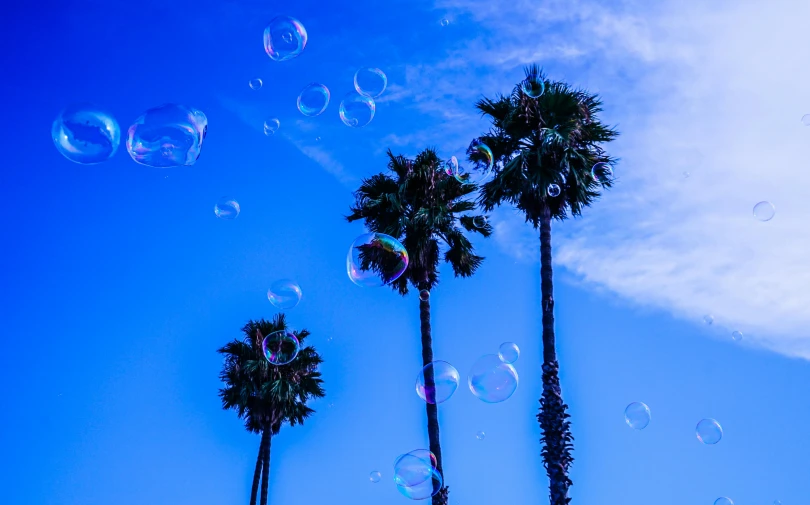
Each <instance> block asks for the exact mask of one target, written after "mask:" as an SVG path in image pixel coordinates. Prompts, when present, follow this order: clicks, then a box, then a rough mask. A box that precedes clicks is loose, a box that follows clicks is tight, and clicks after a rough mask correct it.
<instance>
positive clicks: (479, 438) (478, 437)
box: [475, 431, 487, 440]
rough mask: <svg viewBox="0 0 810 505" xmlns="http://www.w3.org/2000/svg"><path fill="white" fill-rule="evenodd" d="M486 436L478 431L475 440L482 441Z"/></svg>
mask: <svg viewBox="0 0 810 505" xmlns="http://www.w3.org/2000/svg"><path fill="white" fill-rule="evenodd" d="M486 436H487V434H486V433H484V432H483V431H479V432H478V433H476V434H475V438H477V439H478V440H484V438H485V437H486Z"/></svg>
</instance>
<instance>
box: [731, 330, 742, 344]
mask: <svg viewBox="0 0 810 505" xmlns="http://www.w3.org/2000/svg"><path fill="white" fill-rule="evenodd" d="M731 339H732V340H734V341H735V342H739V341H740V340H742V339H743V334H742V332H741V331H739V330H734V331H732V332H731Z"/></svg>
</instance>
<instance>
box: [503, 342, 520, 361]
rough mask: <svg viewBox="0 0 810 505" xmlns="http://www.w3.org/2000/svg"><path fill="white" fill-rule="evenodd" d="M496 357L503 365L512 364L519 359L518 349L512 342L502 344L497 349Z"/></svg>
mask: <svg viewBox="0 0 810 505" xmlns="http://www.w3.org/2000/svg"><path fill="white" fill-rule="evenodd" d="M498 357H499V358H500V359H501V361H503V362H504V363H514V362H515V361H517V360H518V358H519V357H520V348H519V347H518V345H517V344H516V343H514V342H504V343H503V344H501V346H500V347H499V348H498Z"/></svg>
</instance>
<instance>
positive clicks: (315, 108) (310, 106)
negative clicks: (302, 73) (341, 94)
mask: <svg viewBox="0 0 810 505" xmlns="http://www.w3.org/2000/svg"><path fill="white" fill-rule="evenodd" d="M329 97H330V93H329V88H327V87H326V86H324V85H323V84H319V83H317V82H313V83H310V84H307V85H306V86H304V89H302V90H301V92H300V93H299V94H298V100H297V102H296V104H297V105H298V110H299V111H300V112H301V114H303V115H305V116H308V117H313V116H318V115H320V114H321V113H323V111H325V110H326V107H328V106H329Z"/></svg>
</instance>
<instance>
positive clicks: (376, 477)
mask: <svg viewBox="0 0 810 505" xmlns="http://www.w3.org/2000/svg"><path fill="white" fill-rule="evenodd" d="M381 478H382V474H381V473H380V472H378V471H376V470H374V471H373V472H371V473H370V474H368V480H370V481H371V482H373V483H375V484H376V483H377V482H380V479H381Z"/></svg>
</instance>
